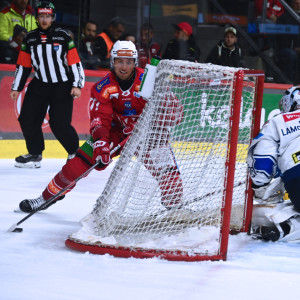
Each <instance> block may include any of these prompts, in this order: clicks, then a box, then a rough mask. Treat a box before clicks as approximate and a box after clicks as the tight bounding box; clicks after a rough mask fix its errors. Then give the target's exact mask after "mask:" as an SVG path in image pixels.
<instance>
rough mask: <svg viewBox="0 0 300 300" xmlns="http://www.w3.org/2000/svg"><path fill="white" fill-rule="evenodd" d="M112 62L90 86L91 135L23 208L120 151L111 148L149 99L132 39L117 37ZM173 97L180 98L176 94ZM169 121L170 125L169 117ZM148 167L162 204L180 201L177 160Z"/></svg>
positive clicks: (30, 208)
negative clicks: (142, 92)
mask: <svg viewBox="0 0 300 300" xmlns="http://www.w3.org/2000/svg"><path fill="white" fill-rule="evenodd" d="M110 62H111V72H110V73H108V74H107V75H106V76H105V77H104V78H103V79H101V80H100V81H99V82H97V83H95V84H94V86H93V87H92V89H91V98H90V134H91V137H90V139H88V140H87V141H86V142H85V143H84V144H83V145H82V146H81V147H80V148H79V150H78V151H77V153H76V156H75V157H74V158H73V159H71V160H69V161H67V163H66V164H65V165H64V166H63V167H62V170H61V171H60V172H59V173H58V174H56V175H55V177H54V178H53V179H52V180H51V182H50V183H49V184H48V186H47V187H46V188H45V190H44V191H43V193H42V195H41V196H39V197H38V198H36V199H31V200H28V199H26V200H23V201H22V202H21V203H20V205H19V206H20V209H21V210H22V211H24V212H31V211H33V210H35V209H37V208H38V207H40V206H41V205H43V204H44V203H45V202H46V201H47V200H49V199H50V198H51V197H52V196H54V195H56V194H57V193H58V192H59V191H61V190H62V189H63V188H65V187H67V186H68V185H70V184H72V182H74V180H75V179H76V178H78V177H79V176H81V175H82V174H84V173H85V172H86V171H87V170H88V169H89V168H90V167H91V166H93V165H94V164H95V163H97V162H100V163H101V165H100V167H97V168H96V169H97V170H104V169H105V168H106V167H107V166H108V164H109V163H110V162H111V157H114V156H117V155H118V154H119V153H120V151H121V150H120V151H118V152H116V153H113V154H112V155H110V150H111V149H113V148H114V147H116V146H117V145H118V144H119V143H120V142H121V141H122V140H124V139H125V138H126V137H127V136H128V135H130V134H131V132H132V130H133V128H134V126H135V124H136V122H137V120H138V118H139V116H140V114H141V113H142V111H143V108H144V106H145V104H146V100H145V99H143V98H142V97H141V96H140V95H139V94H138V92H139V88H140V85H141V80H142V77H143V72H144V70H143V69H140V68H138V67H137V64H138V54H137V49H136V47H135V45H134V44H133V43H132V42H131V41H117V42H116V43H115V44H114V46H113V48H112V52H111V58H110ZM173 101H174V103H178V102H179V101H178V100H177V99H176V98H174V99H173ZM167 109H168V108H167ZM166 122H168V124H167V125H170V124H169V123H170V121H169V120H168V121H166ZM162 125H163V124H162ZM164 146H166V145H164ZM121 149H122V148H121ZM151 150H153V149H149V153H148V154H147V155H146V157H145V159H144V163H145V164H147V163H148V162H149V161H152V159H151ZM148 170H149V171H150V173H151V174H152V176H154V177H155V178H156V179H157V180H158V181H159V186H160V189H161V194H162V203H163V205H165V206H166V207H167V206H172V205H173V204H177V203H178V202H179V200H180V199H179V198H180V196H179V197H178V199H174V196H172V191H173V190H174V189H176V190H178V191H179V192H180V191H181V192H182V181H181V178H180V175H179V171H178V169H177V167H176V163H175V161H173V162H172V163H170V165H168V168H167V169H166V170H165V171H164V173H163V174H161V173H162V172H161V170H159V167H156V166H155V165H151V164H148ZM74 186H75V184H74V185H72V186H71V188H70V189H68V190H66V192H65V193H67V192H69V191H71V190H72V189H73V188H74ZM179 194H180V193H179ZM63 197H64V196H62V197H60V199H62V198H63ZM60 199H58V200H60ZM53 203H54V202H51V204H53Z"/></svg>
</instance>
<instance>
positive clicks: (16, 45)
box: [0, 24, 27, 64]
mask: <svg viewBox="0 0 300 300" xmlns="http://www.w3.org/2000/svg"><path fill="white" fill-rule="evenodd" d="M26 34H27V30H26V28H24V27H22V26H20V25H18V24H17V25H15V28H14V33H13V37H12V40H11V42H8V41H0V63H4V64H16V63H17V59H18V55H19V51H20V49H21V45H22V42H23V39H24V37H25V36H26ZM11 45H12V46H11Z"/></svg>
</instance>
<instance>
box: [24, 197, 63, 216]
mask: <svg viewBox="0 0 300 300" xmlns="http://www.w3.org/2000/svg"><path fill="white" fill-rule="evenodd" d="M63 198H65V195H62V196H60V197H58V198H57V199H55V200H54V201H49V204H47V205H45V206H44V207H43V208H42V210H44V209H47V208H48V207H49V206H51V205H52V204H54V203H55V202H56V201H59V200H62V199H63ZM46 202H47V201H46V200H45V199H44V198H43V196H42V195H41V196H39V197H38V198H36V199H25V200H23V201H21V202H20V204H19V207H20V210H21V211H23V212H26V213H31V212H32V211H34V210H36V209H38V208H39V207H41V206H42V205H43V204H44V203H46Z"/></svg>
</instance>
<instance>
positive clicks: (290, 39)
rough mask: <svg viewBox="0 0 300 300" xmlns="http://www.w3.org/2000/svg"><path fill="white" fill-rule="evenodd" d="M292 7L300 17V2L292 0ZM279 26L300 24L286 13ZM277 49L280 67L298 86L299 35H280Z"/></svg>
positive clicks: (293, 33) (294, 33)
mask: <svg viewBox="0 0 300 300" xmlns="http://www.w3.org/2000/svg"><path fill="white" fill-rule="evenodd" d="M291 7H292V8H293V10H294V11H295V12H296V13H297V14H298V15H300V0H292V3H291ZM277 24H280V25H286V26H288V25H294V26H295V25H296V26H298V31H299V24H298V22H297V20H295V19H294V18H293V16H292V15H291V14H289V13H288V12H285V13H284V14H283V15H282V16H280V17H279V18H278V19H277ZM276 42H277V47H278V53H277V57H278V60H279V67H280V68H281V69H282V70H283V72H284V73H285V75H286V76H287V78H288V79H290V81H291V82H292V83H294V84H296V72H297V63H299V61H298V60H299V54H300V40H299V33H298V32H296V31H295V32H292V33H291V34H288V33H287V32H285V33H284V34H279V35H278V36H277V40H276Z"/></svg>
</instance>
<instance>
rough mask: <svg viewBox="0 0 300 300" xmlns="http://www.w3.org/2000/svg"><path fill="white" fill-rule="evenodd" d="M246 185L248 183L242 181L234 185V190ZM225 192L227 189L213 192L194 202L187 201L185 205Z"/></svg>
mask: <svg viewBox="0 0 300 300" xmlns="http://www.w3.org/2000/svg"><path fill="white" fill-rule="evenodd" d="M245 183H246V181H240V182H238V183H236V184H234V185H233V188H236V187H238V186H240V185H242V184H245ZM224 190H225V189H220V190H217V191H213V192H211V193H207V194H205V195H202V196H200V197H197V198H195V199H193V200H191V201H187V202H185V203H184V204H185V205H186V204H191V203H195V202H198V201H200V200H202V199H204V198H206V197H209V196H213V195H215V194H219V193H222V192H224Z"/></svg>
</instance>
